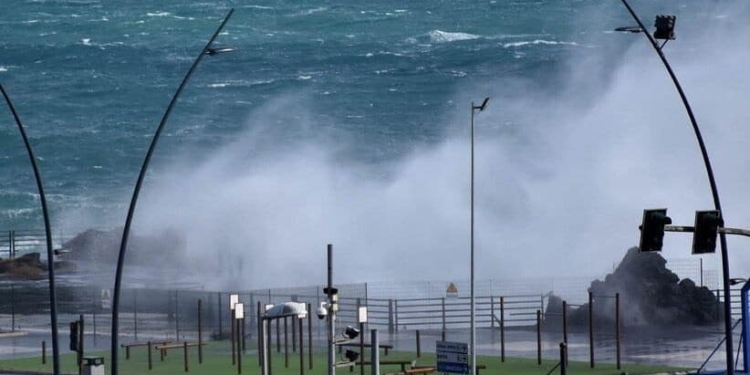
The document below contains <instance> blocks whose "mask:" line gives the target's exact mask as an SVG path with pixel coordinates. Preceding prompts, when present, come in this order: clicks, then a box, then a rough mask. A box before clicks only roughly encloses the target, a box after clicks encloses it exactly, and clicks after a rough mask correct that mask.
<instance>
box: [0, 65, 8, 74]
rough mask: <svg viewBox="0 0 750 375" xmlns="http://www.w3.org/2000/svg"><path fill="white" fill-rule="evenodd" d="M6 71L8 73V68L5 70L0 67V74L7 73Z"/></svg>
mask: <svg viewBox="0 0 750 375" xmlns="http://www.w3.org/2000/svg"><path fill="white" fill-rule="evenodd" d="M7 71H8V68H6V67H4V66H0V73H2V72H7Z"/></svg>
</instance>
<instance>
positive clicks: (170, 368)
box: [0, 342, 685, 375]
mask: <svg viewBox="0 0 750 375" xmlns="http://www.w3.org/2000/svg"><path fill="white" fill-rule="evenodd" d="M230 353H231V350H230V348H229V343H228V342H211V343H210V344H208V345H206V346H205V347H204V349H203V363H202V364H199V363H198V349H197V348H195V347H193V348H190V349H189V361H188V370H189V372H185V364H184V356H183V349H171V350H170V351H169V353H168V355H167V357H166V358H165V360H164V361H163V362H162V361H160V358H159V354H158V352H157V351H153V354H152V364H153V368H152V370H149V369H148V355H147V349H146V348H145V347H139V348H132V349H131V357H130V359H129V360H126V359H125V350H124V349H123V350H122V351H121V354H120V355H119V360H120V366H119V369H120V370H119V371H120V374H122V375H139V374H153V375H167V374H171V375H174V374H206V375H222V374H226V375H230V374H237V373H238V371H237V367H236V366H232V357H231V355H230ZM86 355H87V356H102V357H104V361H105V373H107V374H109V373H110V363H109V352H106V353H105V352H93V353H87V354H86ZM272 355H273V356H272V364H273V367H272V375H296V374H300V373H301V372H300V369H299V361H300V359H299V357H300V356H299V353H293V352H291V349H290V353H289V366H288V367H286V363H285V362H286V361H285V357H284V353H283V350H282V352H281V353H277V352H275V351H274V352H273V353H272ZM60 357H61V369H62V372H63V373H66V374H76V373H77V372H78V370H77V367H76V365H75V355H74V354H61V356H60ZM381 360H408V361H413V360H416V361H417V364H418V365H422V366H425V365H435V355H434V353H423V354H422V356H421V357H420V358H417V357H416V353H414V352H391V353H390V354H389V355H387V356H385V355H383V354H382V353H381ZM307 361H308V355H307V353H305V366H304V374H306V375H325V374H326V373H327V372H326V356H325V353H323V352H320V353H315V354H314V355H313V369H309V363H308V362H307ZM477 363H478V364H483V365H485V366H486V367H487V368H486V369H485V370H481V372H480V374H512V375H546V374H547V373H549V372H550V370H552V369H553V368H554V367H555V365H557V361H553V360H546V361H543V362H542V365H538V364H537V362H536V360H534V359H516V358H506V361H505V362H501V361H500V358H499V357H484V356H478V357H477ZM408 367H409V366H407V368H408ZM400 369H401V367H400V366H399V365H383V366H381V367H380V370H381V373H383V374H386V373H396V372H398V371H400ZM14 370H15V371H33V372H44V373H51V372H52V358H51V357H50V356H48V358H47V363H46V364H42V360H41V356H39V357H34V358H23V359H12V360H3V361H0V372H2V371H14ZM684 370H685V369H680V368H674V367H665V366H643V365H629V364H623V366H622V369H620V370H617V369H616V368H615V365H614V364H597V365H596V367H595V368H594V369H591V368H590V366H589V363H588V362H586V363H583V362H571V363H570V366H569V368H568V374H582V375H619V374H621V373H623V372H626V373H627V374H629V375H634V374H655V373H665V372H667V373H669V372H676V371H684ZM359 371H360V370H359V367H356V368H354V371H353V372H350V369H349V368H339V369H337V373H338V374H340V375H343V374H353V375H354V374H356V375H359ZM259 373H260V367H259V365H258V356H257V354H255V352H248V354H245V355H243V356H242V374H259ZM559 373H560V371H559V368H558V369H555V370H554V371H553V372H552V374H559ZM365 374H367V375H369V374H370V368H369V367H365Z"/></svg>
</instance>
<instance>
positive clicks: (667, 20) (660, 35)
mask: <svg viewBox="0 0 750 375" xmlns="http://www.w3.org/2000/svg"><path fill="white" fill-rule="evenodd" d="M622 3H623V4H624V5H625V8H627V9H628V12H629V13H630V15H631V16H632V17H633V19H634V20H635V22H637V23H638V26H637V27H623V28H618V29H616V30H617V31H627V32H633V33H643V35H645V36H646V38H647V39H648V41H649V43H650V44H651V46H652V47H653V48H654V51H655V52H656V54H657V55H659V58H660V59H661V62H662V63H663V64H664V67H665V68H666V69H667V72H668V73H669V76H670V77H671V78H672V82H673V83H674V86H675V88H676V89H677V92H678V93H679V94H680V98H681V99H682V104H683V105H684V106H685V111H686V112H687V115H688V117H689V118H690V123H691V124H692V125H693V132H694V133H695V138H696V140H697V141H698V146H699V147H700V150H701V155H702V156H703V164H704V165H705V168H706V174H707V175H708V182H709V184H710V185H711V195H712V196H713V200H714V207H715V208H716V210H717V211H719V214H720V215H721V201H720V200H719V190H718V188H717V187H716V180H715V179H714V172H713V168H712V167H711V161H710V160H709V158H708V151H707V150H706V145H705V143H704V142H703V136H702V135H701V131H700V128H699V127H698V122H697V121H696V120H695V116H694V115H693V110H692V109H691V108H690V103H689V102H688V100H687V97H686V96H685V92H684V91H683V90H682V86H680V82H679V81H678V80H677V76H676V75H675V73H674V71H673V70H672V67H671V66H670V65H669V62H668V61H667V58H666V57H665V56H664V52H663V51H662V48H663V47H664V45H666V44H667V42H668V41H669V40H672V39H674V24H675V21H676V17H675V16H663V15H660V16H656V23H655V26H656V31H655V32H654V36H653V37H652V36H651V34H649V33H648V31H647V29H646V26H644V25H643V22H641V20H640V18H638V16H637V15H636V14H635V12H634V11H633V8H631V7H630V4H628V2H627V0H622ZM656 39H662V40H664V43H663V44H662V45H661V46H660V45H659V44H658V43H657V42H656ZM719 238H720V239H721V270H722V276H723V284H724V333H725V335H726V337H725V341H726V344H725V345H726V358H727V375H733V374H734V365H733V363H734V360H733V359H734V355H733V353H732V344H733V343H732V309H731V300H730V298H731V297H730V292H729V284H730V283H729V255H728V252H727V237H726V235H725V234H724V233H723V232H721V233H719Z"/></svg>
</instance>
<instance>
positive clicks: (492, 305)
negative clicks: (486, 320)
mask: <svg viewBox="0 0 750 375" xmlns="http://www.w3.org/2000/svg"><path fill="white" fill-rule="evenodd" d="M490 315H491V316H490V328H495V297H494V296H490Z"/></svg>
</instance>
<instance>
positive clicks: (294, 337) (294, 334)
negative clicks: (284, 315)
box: [291, 318, 297, 352]
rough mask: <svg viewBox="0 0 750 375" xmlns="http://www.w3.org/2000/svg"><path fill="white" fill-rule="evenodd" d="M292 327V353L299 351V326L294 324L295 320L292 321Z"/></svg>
mask: <svg viewBox="0 0 750 375" xmlns="http://www.w3.org/2000/svg"><path fill="white" fill-rule="evenodd" d="M291 326H292V352H296V351H297V325H296V324H294V318H292V320H291Z"/></svg>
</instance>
